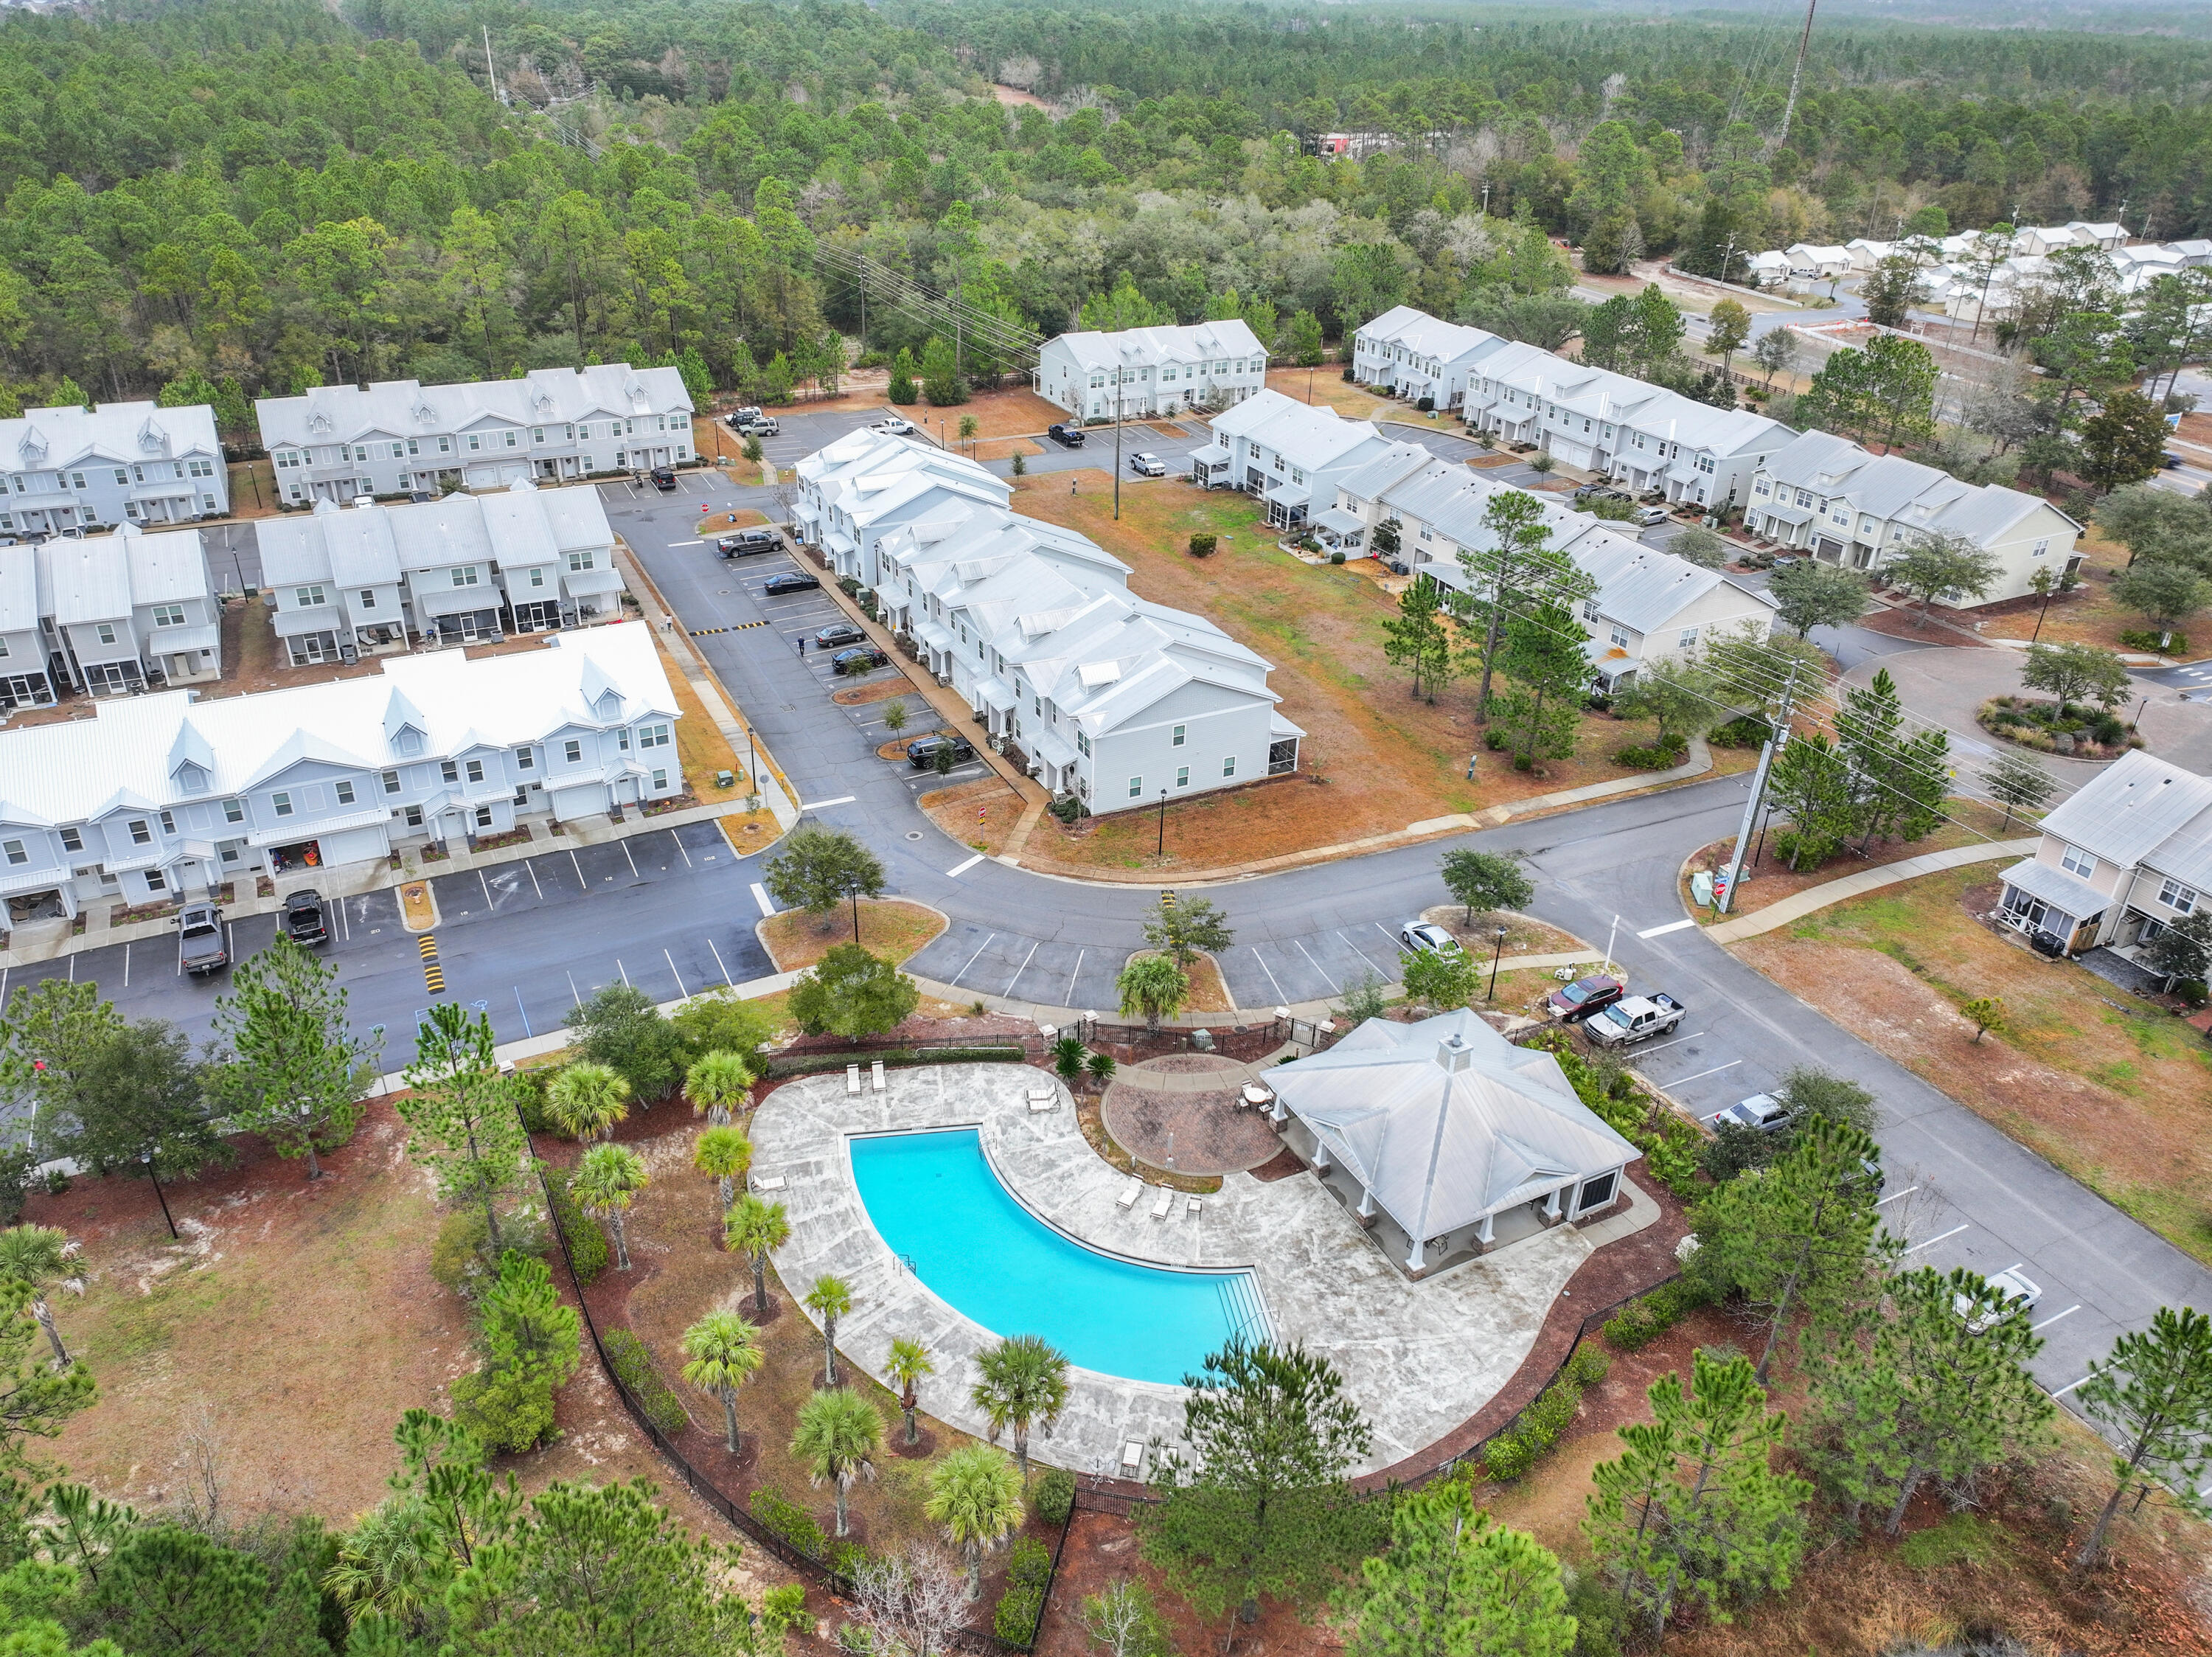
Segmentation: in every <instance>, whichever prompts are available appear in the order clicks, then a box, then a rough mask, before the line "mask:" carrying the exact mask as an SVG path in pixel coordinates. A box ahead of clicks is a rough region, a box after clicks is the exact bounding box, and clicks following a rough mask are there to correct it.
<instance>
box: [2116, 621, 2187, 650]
mask: <svg viewBox="0 0 2212 1657" xmlns="http://www.w3.org/2000/svg"><path fill="white" fill-rule="evenodd" d="M2120 643H2121V645H2122V647H2123V648H2124V649H2130V650H2157V649H2161V648H2162V649H2164V650H2165V651H2166V654H2167V655H2176V656H2179V655H2188V653H2189V635H2188V634H2186V633H2178V632H2177V633H2161V632H2160V631H2159V630H2158V629H2157V628H2155V627H2124V628H2122V629H2121V630H2120Z"/></svg>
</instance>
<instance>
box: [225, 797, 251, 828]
mask: <svg viewBox="0 0 2212 1657" xmlns="http://www.w3.org/2000/svg"><path fill="white" fill-rule="evenodd" d="M222 820H223V821H224V822H226V823H242V822H244V821H245V820H246V801H243V800H226V801H223V802H222Z"/></svg>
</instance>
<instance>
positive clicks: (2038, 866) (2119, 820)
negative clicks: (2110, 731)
mask: <svg viewBox="0 0 2212 1657" xmlns="http://www.w3.org/2000/svg"><path fill="white" fill-rule="evenodd" d="M2042 829H2043V839H2042V843H2041V844H2039V845H2038V846H2037V847H2036V850H2035V856H2033V857H2030V858H2028V859H2027V861H2026V862H2019V863H2015V864H2014V865H2013V866H2012V867H2011V868H2008V869H2007V870H2005V871H2004V874H2003V877H2002V878H2003V880H2004V900H2003V904H2002V908H2001V910H2000V914H2001V915H2002V918H2003V919H2004V920H2005V921H2006V922H2007V923H2008V924H2009V925H2011V926H2013V927H2015V928H2017V929H2019V930H2021V931H2022V932H2027V933H2034V932H2047V933H2050V934H2051V935H2053V936H2054V937H2057V938H2059V939H2061V940H2062V941H2063V942H2064V943H2065V946H2066V947H2067V949H2068V951H2069V953H2071V952H2077V951H2080V950H2084V949H2088V948H2092V947H2095V946H2097V945H2100V944H2101V945H2104V946H2106V947H2109V948H2112V949H2115V950H2118V951H2119V952H2120V953H2123V954H2129V953H2132V952H2133V951H2134V950H2135V949H2136V947H2138V946H2139V945H2142V944H2145V943H2148V942H2149V941H2150V940H2151V939H2153V938H2154V937H2156V936H2157V935H2158V934H2159V933H2160V931H2161V930H2162V929H2165V928H2166V927H2168V926H2171V925H2172V923H2174V922H2176V921H2178V920H2180V919H2182V918H2184V917H2186V916H2190V915H2194V914H2196V913H2197V911H2199V910H2200V909H2202V908H2203V906H2204V905H2206V904H2207V903H2212V777H2199V776H2197V774H2196V773H2195V772H2194V771H2184V770H2183V769H2182V768H2181V767H2180V766H2179V765H2171V764H2169V763H2168V762H2166V760H2163V759H2155V758H2152V757H2151V756H2150V755H2149V754H2148V753H2144V752H2142V751H2140V750H2138V751H2136V752H2133V753H2126V754H2123V755H2121V756H2120V758H2118V759H2116V760H2114V761H2113V762H2112V765H2108V766H2106V768H2105V769H2104V770H2103V771H2100V772H2099V773H2098V774H2097V775H2096V776H2095V777H2092V778H2090V780H2089V781H2088V782H2087V783H2083V784H2082V785H2081V787H2080V788H2078V789H2075V791H2074V792H2073V793H2072V794H2071V795H2068V796H2067V798H2066V799H2065V800H2064V801H2062V802H2060V804H2059V805H2058V806H2057V807H2056V808H2055V809H2053V810H2052V811H2051V813H2050V814H2049V815H2048V816H2046V817H2045V818H2044V819H2043V823H2042Z"/></svg>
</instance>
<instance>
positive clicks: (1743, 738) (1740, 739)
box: [1705, 714, 1774, 748]
mask: <svg viewBox="0 0 2212 1657" xmlns="http://www.w3.org/2000/svg"><path fill="white" fill-rule="evenodd" d="M1772 734H1774V728H1773V727H1772V726H1771V725H1770V724H1768V723H1767V722H1765V720H1763V719H1761V718H1760V717H1759V716H1758V715H1757V714H1741V715H1739V716H1736V717H1735V718H1734V719H1731V720H1730V721H1729V722H1728V723H1727V724H1725V725H1723V726H1720V727H1718V728H1716V729H1715V730H1713V731H1712V732H1711V734H1709V735H1707V737H1706V738H1705V740H1706V741H1707V742H1709V743H1711V745H1712V746H1714V747H1716V748H1755V747H1757V746H1759V745H1760V744H1761V743H1763V742H1765V740H1766V739H1767V738H1768V737H1770V736H1771V735H1772Z"/></svg>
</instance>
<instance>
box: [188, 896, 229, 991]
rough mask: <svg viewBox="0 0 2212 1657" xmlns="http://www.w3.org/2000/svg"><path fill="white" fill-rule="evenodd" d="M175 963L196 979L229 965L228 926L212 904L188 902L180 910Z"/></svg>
mask: <svg viewBox="0 0 2212 1657" xmlns="http://www.w3.org/2000/svg"><path fill="white" fill-rule="evenodd" d="M177 965H178V966H180V967H182V968H183V969H184V970H185V972H189V973H191V976H192V977H194V978H205V977H206V976H207V975H208V974H209V973H210V972H221V971H222V969H223V968H224V967H226V966H229V965H230V929H228V927H226V926H224V925H223V923H222V911H221V910H219V909H217V908H216V906H215V905H213V904H187V905H185V907H184V909H183V910H182V911H179V914H178V916H177Z"/></svg>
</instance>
